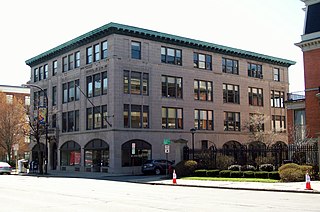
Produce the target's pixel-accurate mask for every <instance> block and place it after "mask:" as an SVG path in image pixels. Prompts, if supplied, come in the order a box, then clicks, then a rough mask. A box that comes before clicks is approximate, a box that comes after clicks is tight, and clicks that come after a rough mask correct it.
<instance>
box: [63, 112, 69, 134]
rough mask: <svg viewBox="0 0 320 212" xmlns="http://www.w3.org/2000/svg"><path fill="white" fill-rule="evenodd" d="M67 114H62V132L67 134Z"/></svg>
mask: <svg viewBox="0 0 320 212" xmlns="http://www.w3.org/2000/svg"><path fill="white" fill-rule="evenodd" d="M67 121H68V120H67V113H66V112H64V113H62V132H67Z"/></svg>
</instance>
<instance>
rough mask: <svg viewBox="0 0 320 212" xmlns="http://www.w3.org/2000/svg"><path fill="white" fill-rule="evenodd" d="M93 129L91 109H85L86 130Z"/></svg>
mask: <svg viewBox="0 0 320 212" xmlns="http://www.w3.org/2000/svg"><path fill="white" fill-rule="evenodd" d="M92 129H93V114H92V108H87V130H92Z"/></svg>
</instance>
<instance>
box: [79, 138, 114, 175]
mask: <svg viewBox="0 0 320 212" xmlns="http://www.w3.org/2000/svg"><path fill="white" fill-rule="evenodd" d="M84 151H85V152H84V165H85V166H86V167H92V168H93V171H97V172H100V168H101V167H107V166H109V145H108V144H107V143H106V142H105V141H103V140H101V139H94V140H91V141H90V142H88V143H87V144H86V145H85V147H84Z"/></svg>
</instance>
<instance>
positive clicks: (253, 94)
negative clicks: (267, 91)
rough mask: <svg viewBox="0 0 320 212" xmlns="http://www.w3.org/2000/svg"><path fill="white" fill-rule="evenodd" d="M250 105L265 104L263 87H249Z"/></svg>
mask: <svg viewBox="0 0 320 212" xmlns="http://www.w3.org/2000/svg"><path fill="white" fill-rule="evenodd" d="M248 96H249V105H253V106H263V91H262V89H261V88H251V87H249V88H248Z"/></svg>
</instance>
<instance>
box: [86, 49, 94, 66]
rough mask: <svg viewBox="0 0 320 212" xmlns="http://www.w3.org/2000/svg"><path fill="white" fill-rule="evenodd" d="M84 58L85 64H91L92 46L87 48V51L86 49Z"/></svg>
mask: <svg viewBox="0 0 320 212" xmlns="http://www.w3.org/2000/svg"><path fill="white" fill-rule="evenodd" d="M86 57H87V61H86V63H87V64H91V63H92V59H93V58H92V57H93V56H92V46H90V47H88V48H87V49H86Z"/></svg>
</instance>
